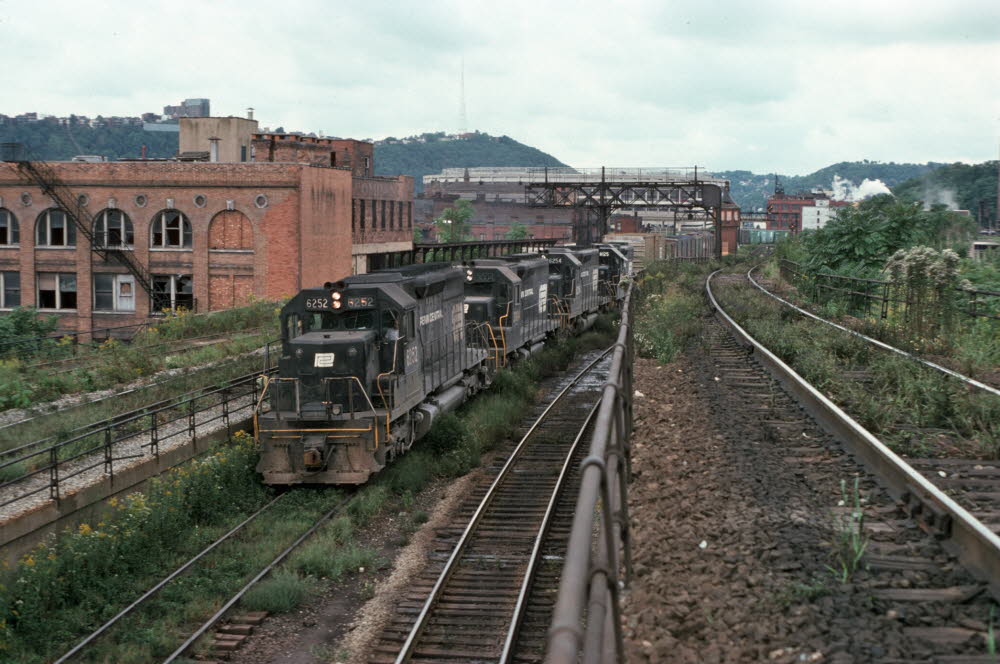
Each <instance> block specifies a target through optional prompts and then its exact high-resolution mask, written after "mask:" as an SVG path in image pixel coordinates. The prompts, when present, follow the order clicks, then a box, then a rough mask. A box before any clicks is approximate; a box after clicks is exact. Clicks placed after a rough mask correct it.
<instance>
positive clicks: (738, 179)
mask: <svg viewBox="0 0 1000 664" xmlns="http://www.w3.org/2000/svg"><path fill="white" fill-rule="evenodd" d="M938 166H943V164H938V163H934V162H928V163H926V164H897V163H895V162H888V163H882V162H878V161H870V160H868V159H865V160H863V161H842V162H839V163H836V164H831V165H830V166H826V167H825V168H821V169H819V170H818V171H814V172H812V173H809V174H808V175H781V176H779V177H780V178H781V183H782V184H783V185H784V187H785V191H787V192H795V191H810V190H812V189H814V188H816V187H821V188H823V189H829V188H830V186H831V184H832V183H833V177H834V176H835V175H837V176H840V177H842V178H844V179H846V180H850V181H851V183H852V184H854V185H859V184H861V182H862V181H864V180H865V179H869V180H881V181H882V182H884V183H885V184H886V186H888V187H895V186H896V185H897V184H900V183H901V182H904V181H905V180H909V179H910V178H915V177H917V176H919V175H921V174H923V173H926V172H928V171H930V170H932V169H934V168H937V167H938ZM715 175H718V176H719V177H723V178H726V179H727V180H729V181H730V182H731V183H732V184H731V189H730V193H731V194H732V196H733V199H734V200H735V201H736V202H737V203H738V204H739V205H740V207H742V208H743V210H744V211H745V212H752V211H755V210H763V209H764V207H765V206H766V205H767V198H768V196H770V195H771V194H772V193H773V192H774V175H773V174H772V173H762V174H757V173H751V172H750V171H716V172H715Z"/></svg>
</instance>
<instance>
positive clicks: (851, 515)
mask: <svg viewBox="0 0 1000 664" xmlns="http://www.w3.org/2000/svg"><path fill="white" fill-rule="evenodd" d="M859 481H860V480H859V478H857V477H855V478H854V488H853V491H852V492H851V493H850V495H848V491H847V482H846V481H845V480H840V495H841V497H842V498H841V501H840V504H841V506H842V507H845V508H846V511H844V512H842V513H839V514H838V513H834V519H833V537H834V541H833V559H834V564H833V565H831V566H828V568H829V570H830V571H831V572H832V573H833V575H834V576H836V577H837V579H838V580H839V581H840V582H841V583H847V582H848V581H850V580H851V577H852V576H853V575H854V573H855V572H856V571H857V570H858V568H859V567H860V566H861V558H862V557H863V556H864V555H865V549H867V548H868V535H867V534H866V533H865V513H864V511H863V510H862V509H861V492H860V490H859V488H858V484H859Z"/></svg>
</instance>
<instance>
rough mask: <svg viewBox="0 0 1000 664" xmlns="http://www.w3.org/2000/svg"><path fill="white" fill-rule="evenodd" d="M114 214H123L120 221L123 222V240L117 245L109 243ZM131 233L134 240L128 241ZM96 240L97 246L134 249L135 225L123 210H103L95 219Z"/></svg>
mask: <svg viewBox="0 0 1000 664" xmlns="http://www.w3.org/2000/svg"><path fill="white" fill-rule="evenodd" d="M112 214H116V215H121V219H120V220H119V221H120V224H121V227H120V229H121V238H122V242H121V243H120V244H115V245H110V244H108V237H109V235H110V233H111V224H110V221H111V220H110V216H111V215H112ZM129 235H131V236H132V242H129V241H128V236H129ZM94 240H95V242H97V246H99V247H104V248H107V249H132V248H133V246H134V245H135V225H134V224H133V223H132V220H131V219H130V218H129V216H128V215H127V214H125V213H124V212H122V211H121V210H115V209H111V208H107V209H105V210H102V211H101V212H100V213H99V214H98V215H97V217H96V218H95V219H94Z"/></svg>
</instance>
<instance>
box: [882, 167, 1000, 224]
mask: <svg viewBox="0 0 1000 664" xmlns="http://www.w3.org/2000/svg"><path fill="white" fill-rule="evenodd" d="M892 192H893V193H894V194H895V195H896V196H897V197H899V198H900V199H901V200H904V201H908V202H914V201H919V202H923V203H927V204H929V205H932V204H934V203H941V202H944V201H945V200H948V199H953V200H951V201H949V202H953V203H954V204H956V205H957V206H958V208H959V209H962V210H969V211H970V212H971V213H972V214H973V216H975V215H977V214H978V212H979V203H980V201H982V202H983V203H984V204H985V206H986V211H987V214H988V216H989V218H991V219H992V218H994V217H995V214H996V200H997V162H996V161H986V162H983V163H981V164H962V163H955V164H949V165H947V166H942V167H940V168H937V169H934V170H932V171H929V172H927V173H923V174H921V175H920V176H918V177H914V178H912V179H909V180H906V181H905V182H903V183H901V184H899V185H898V186H896V187H893V190H892Z"/></svg>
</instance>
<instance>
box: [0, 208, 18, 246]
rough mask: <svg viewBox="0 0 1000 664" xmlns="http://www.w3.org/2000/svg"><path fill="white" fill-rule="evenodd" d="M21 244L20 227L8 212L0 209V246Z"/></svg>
mask: <svg viewBox="0 0 1000 664" xmlns="http://www.w3.org/2000/svg"><path fill="white" fill-rule="evenodd" d="M20 243H21V227H20V225H18V223H17V219H15V218H14V213H12V212H11V211H10V210H5V209H4V208H0V246H10V245H14V244H20Z"/></svg>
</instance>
